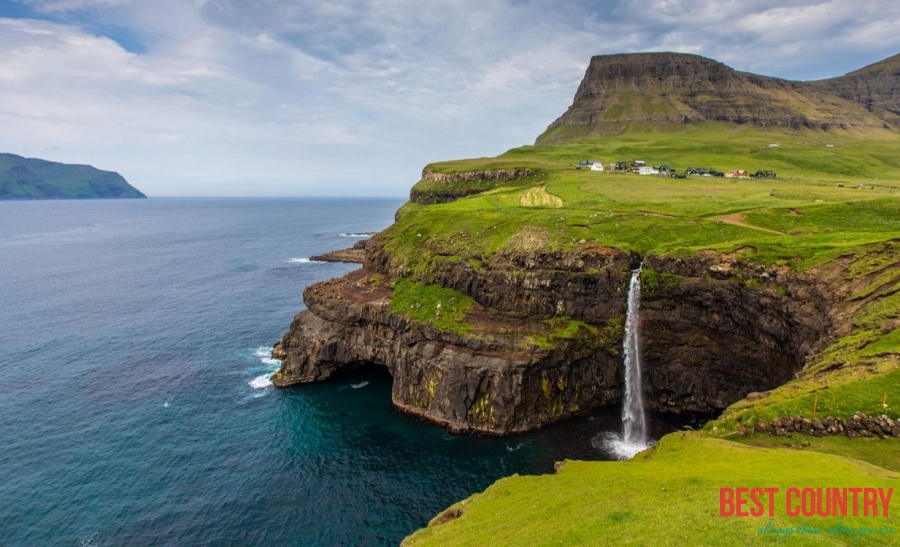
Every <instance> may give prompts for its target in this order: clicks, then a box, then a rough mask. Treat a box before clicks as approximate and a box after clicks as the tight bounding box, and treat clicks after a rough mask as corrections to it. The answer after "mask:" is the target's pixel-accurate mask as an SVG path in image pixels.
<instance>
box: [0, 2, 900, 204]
mask: <svg viewBox="0 0 900 547" xmlns="http://www.w3.org/2000/svg"><path fill="white" fill-rule="evenodd" d="M898 28H900V2H895V1H894V0H867V1H866V2H860V1H858V0H832V1H814V0H781V1H775V0H630V1H626V0H609V1H606V0H593V1H591V0H586V1H585V0H582V1H575V0H557V1H542V0H454V1H440V0H434V1H428V2H424V1H422V0H332V1H311V0H294V1H281V0H254V1H253V2H249V1H245V0H0V152H11V153H15V154H19V155H22V156H27V157H38V158H43V159H48V160H52V161H61V162H66V163H80V164H90V165H93V166H95V167H97V168H100V169H106V170H111V171H117V172H119V173H120V174H122V175H123V176H124V177H125V178H126V179H127V180H128V181H129V182H130V183H131V184H133V185H134V186H136V187H137V188H138V189H140V190H141V191H143V192H144V193H146V194H147V195H149V196H151V197H154V196H398V197H399V196H404V195H406V194H407V193H408V191H409V188H410V187H411V186H412V185H413V184H414V183H415V182H416V181H417V180H418V179H419V176H420V174H421V170H422V168H423V167H424V166H425V165H426V164H428V163H431V162H435V161H442V160H450V159H458V158H467V157H482V156H495V155H497V154H500V153H502V152H504V151H505V150H508V149H510V148H514V147H517V146H521V145H525V144H532V143H533V142H534V139H535V138H536V137H537V136H538V135H539V134H540V133H541V132H543V131H544V129H546V127H547V125H549V124H550V123H551V122H552V121H553V120H554V119H556V118H557V117H558V116H559V115H560V114H562V113H563V112H564V111H565V110H566V108H567V107H568V106H569V105H570V104H571V102H572V97H573V96H574V94H575V90H576V88H577V86H578V83H579V82H580V80H581V78H582V76H583V75H584V71H585V69H586V68H587V65H588V62H589V61H590V58H591V56H592V55H601V54H610V53H625V52H639V51H678V52H685V53H696V54H700V55H704V56H707V57H712V58H714V59H716V60H718V61H721V62H724V63H725V64H727V65H729V66H731V67H733V68H735V69H738V70H744V71H750V72H755V73H758V74H765V75H768V76H777V77H781V78H787V79H793V80H813V79H821V78H828V77H833V76H840V75H842V74H845V73H847V72H850V71H853V70H855V69H858V68H861V67H863V66H865V65H868V64H871V63H874V62H877V61H880V60H882V59H884V58H886V57H890V56H892V55H896V54H898V53H900V32H898V30H897V29H898Z"/></svg>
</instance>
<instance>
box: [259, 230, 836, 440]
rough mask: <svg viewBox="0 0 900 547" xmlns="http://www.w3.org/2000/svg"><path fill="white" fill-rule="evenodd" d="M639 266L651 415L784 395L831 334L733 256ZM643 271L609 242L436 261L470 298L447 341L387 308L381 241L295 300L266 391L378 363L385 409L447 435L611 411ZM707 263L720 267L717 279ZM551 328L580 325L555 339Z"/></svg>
mask: <svg viewBox="0 0 900 547" xmlns="http://www.w3.org/2000/svg"><path fill="white" fill-rule="evenodd" d="M643 263H644V268H643V274H642V282H643V286H644V290H643V292H644V295H643V302H642V308H641V313H640V317H641V319H640V321H641V341H642V345H643V348H644V350H643V362H644V375H645V380H644V399H645V401H647V404H648V406H649V407H650V408H653V409H655V410H660V411H664V412H670V413H708V412H715V411H719V410H722V409H724V408H726V407H727V406H728V405H729V404H731V403H733V402H735V401H737V400H740V399H742V398H743V397H745V396H746V395H747V394H748V393H750V392H763V391H766V390H769V389H772V388H774V387H776V386H778V385H781V384H783V383H784V382H786V381H788V380H790V379H791V378H792V377H793V376H794V374H795V373H797V372H798V371H799V370H800V369H801V368H802V366H803V365H804V362H805V357H806V356H807V355H808V354H809V353H810V352H811V351H813V350H814V349H816V348H817V347H818V345H819V344H820V343H821V342H820V340H824V339H825V338H827V337H826V336H825V334H826V333H827V332H828V331H829V329H830V328H831V327H832V320H831V316H830V312H829V309H830V308H829V305H830V299H829V296H828V295H827V294H825V293H823V291H822V290H821V288H820V287H818V286H817V285H816V284H815V283H814V282H813V281H812V280H807V279H804V278H801V277H797V276H794V277H792V276H790V275H789V274H788V273H787V272H786V271H782V270H781V269H778V268H770V269H767V270H766V271H765V273H767V275H768V277H769V279H770V281H769V282H768V283H770V284H772V285H773V286H775V287H777V288H778V290H777V291H776V290H774V289H773V288H772V287H770V286H768V285H767V284H763V283H761V282H759V281H757V280H758V277H759V275H760V269H759V267H758V266H756V265H753V264H752V263H749V262H745V261H743V260H742V259H740V257H739V256H736V255H728V256H724V255H715V254H703V253H701V254H699V255H697V256H695V257H692V258H690V259H675V258H672V257H666V256H655V255H650V256H646V257H644V261H643ZM638 264H640V257H636V256H634V255H632V254H630V253H625V252H622V251H618V250H615V249H607V248H590V249H584V250H582V251H579V252H569V253H563V252H516V251H514V250H505V251H503V250H501V251H500V252H498V253H497V254H495V255H494V256H493V257H491V258H489V259H487V260H483V261H481V262H480V263H479V264H478V265H477V267H476V266H474V265H473V264H471V263H470V262H469V261H466V260H456V261H447V262H442V263H441V265H442V267H441V268H437V269H435V270H433V271H431V272H430V273H429V275H430V276H431V277H430V278H429V279H428V280H427V282H428V283H431V284H436V285H440V286H442V287H446V288H450V289H454V290H456V291H458V292H459V293H462V294H463V295H466V296H467V297H470V298H471V299H473V300H474V305H473V308H472V310H471V311H470V312H469V314H468V316H467V317H466V318H465V320H464V322H465V323H466V324H467V325H469V326H470V330H469V331H467V332H450V331H448V330H441V329H437V328H435V327H434V326H433V325H431V324H427V323H421V322H418V321H414V320H411V319H409V318H408V317H406V316H405V315H403V314H402V313H396V312H394V311H392V304H391V302H392V296H393V294H392V289H391V288H390V287H391V282H392V280H394V279H397V278H399V277H403V276H404V274H405V275H409V274H408V273H407V272H405V271H404V270H403V268H402V266H401V265H398V264H395V263H394V262H393V260H392V257H391V255H390V254H389V253H388V252H387V251H386V250H385V248H384V244H383V240H382V239H381V238H380V237H379V236H376V237H375V238H373V239H372V240H370V242H369V244H367V246H366V259H365V266H364V268H363V269H361V270H357V271H355V272H352V273H350V274H348V275H346V276H344V277H343V278H340V279H335V280H331V281H327V282H323V283H318V284H315V285H312V286H311V287H309V288H308V289H307V290H306V291H305V292H304V300H305V302H306V305H307V307H308V310H307V311H304V312H302V313H300V314H299V315H297V317H296V318H295V319H294V322H293V323H292V325H291V328H290V330H289V332H288V333H287V334H286V335H285V336H284V338H283V339H282V340H281V341H280V342H279V343H278V344H277V345H276V347H275V349H274V350H273V355H275V354H276V353H277V354H278V355H282V356H283V365H282V367H281V369H280V370H279V372H278V373H276V375H275V376H274V377H273V383H274V384H275V385H276V386H279V387H286V386H289V385H295V384H300V383H307V382H314V381H320V380H325V379H327V378H330V377H332V376H334V375H336V374H340V373H341V372H344V371H348V370H353V369H356V368H360V367H364V366H373V365H377V366H384V367H386V368H387V369H388V371H389V372H390V374H391V375H392V377H393V388H392V400H393V404H394V405H395V407H397V408H398V409H400V410H402V411H405V412H408V413H411V414H415V415H417V416H420V417H422V418H425V419H427V420H429V421H432V422H434V423H437V424H441V425H444V426H446V427H448V428H449V429H450V430H452V431H457V432H462V431H476V432H482V433H490V434H509V433H513V432H519V431H526V430H529V429H534V428H537V427H540V426H542V425H545V424H547V423H551V422H553V421H556V420H559V419H563V418H565V417H568V416H573V415H576V414H579V413H581V412H584V411H587V410H589V409H591V408H595V407H598V406H601V405H607V404H615V403H618V402H620V400H621V396H622V395H621V394H622V389H623V377H622V374H623V373H622V366H621V343H622V342H621V341H622V329H623V325H624V315H625V311H626V310H625V300H626V297H627V286H628V278H629V276H630V275H631V270H632V269H634V268H636V267H637V265H638ZM717 264H720V265H721V264H727V268H722V269H721V271H720V272H721V275H719V276H716V277H713V276H711V275H709V271H710V268H711V267H712V266H714V265H717ZM554 318H557V319H554ZM554 321H562V322H563V324H568V322H570V321H580V322H582V323H583V324H585V325H586V326H587V327H585V328H580V330H579V332H578V335H577V336H570V337H568V338H566V337H553V336H551V335H550V333H549V331H550V330H552V326H551V325H552V324H553V322H554ZM587 328H590V329H594V330H593V332H592V333H588V332H587V330H585V329H587ZM538 340H542V342H539V341H538Z"/></svg>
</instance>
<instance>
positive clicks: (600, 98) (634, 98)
mask: <svg viewBox="0 0 900 547" xmlns="http://www.w3.org/2000/svg"><path fill="white" fill-rule="evenodd" d="M876 84H877V85H876ZM897 88H898V86H897V75H896V74H895V73H889V72H887V71H869V72H867V73H866V74H864V75H861V76H860V75H856V73H854V74H852V75H848V76H845V77H842V78H835V79H833V80H826V81H822V82H795V81H789V80H782V79H779V78H772V77H768V76H760V75H756V74H750V73H746V72H739V71H736V70H734V69H732V68H731V67H729V66H726V65H724V64H722V63H720V62H718V61H715V60H713V59H707V58H705V57H701V56H699V55H690V54H684V53H627V54H615V55H597V56H594V57H592V58H591V62H590V64H589V65H588V68H587V70H586V71H585V75H584V78H583V79H582V81H581V84H580V85H579V87H578V90H577V92H576V93H575V97H574V99H573V101H572V105H571V106H570V107H569V109H568V110H567V111H566V112H565V113H564V114H563V115H562V116H560V117H559V118H558V119H557V120H555V121H554V122H553V123H551V124H550V126H549V127H548V128H547V131H546V132H545V133H544V134H542V135H541V136H540V137H538V139H537V144H544V143H551V142H557V141H561V140H565V139H569V138H575V137H584V136H596V135H611V134H615V133H618V132H620V131H622V130H623V129H624V128H625V127H627V126H628V125H629V124H631V123H634V122H653V123H654V124H656V125H660V124H662V125H661V126H667V124H668V125H673V124H674V125H678V124H684V123H695V122H699V121H704V120H709V121H718V122H734V123H738V124H752V125H758V126H762V127H772V126H775V127H791V128H794V129H797V128H800V127H809V128H813V129H828V128H830V127H852V126H866V127H882V126H883V125H884V120H883V119H882V118H879V117H878V116H876V115H872V112H871V111H872V108H871V105H872V104H877V105H882V106H884V105H889V104H891V98H892V97H894V98H895V97H896V95H897ZM860 105H862V106H869V107H870V108H868V109H866V108H862V107H861V106H860ZM884 107H885V108H887V107H886V106H884ZM896 109H897V108H896V105H895V106H894V110H896ZM896 118H897V116H896V114H895V115H894V116H893V118H892V119H891V120H889V121H891V123H894V122H895V119H896ZM560 127H566V128H567V129H568V130H567V131H554V129H557V128H560Z"/></svg>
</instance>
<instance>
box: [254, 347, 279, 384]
mask: <svg viewBox="0 0 900 547" xmlns="http://www.w3.org/2000/svg"><path fill="white" fill-rule="evenodd" d="M253 355H254V357H257V358H258V359H259V362H260V363H262V364H263V365H265V369H264V370H265V374H262V375H260V376H256V377H255V378H253V379H252V380H250V381H249V382H247V384H248V385H249V386H250V387H251V388H253V389H266V388H267V387H269V386H271V385H272V379H271V378H272V375H273V374H275V371H276V370H278V367H280V366H281V360H280V359H274V358H273V357H272V348H268V347H265V346H260V347H258V348H256V350H255V351H254V352H253ZM259 371H260V367H253V368H251V369H250V370H249V371H248V372H250V373H251V374H253V373H258V372H259Z"/></svg>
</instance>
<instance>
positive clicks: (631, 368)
mask: <svg viewBox="0 0 900 547" xmlns="http://www.w3.org/2000/svg"><path fill="white" fill-rule="evenodd" d="M641 268H643V264H641V266H639V267H638V269H636V270H634V271H632V272H631V284H630V285H629V287H628V316H627V318H626V320H625V339H624V340H623V342H622V348H623V350H624V352H623V353H624V357H625V401H624V402H623V404H622V436H621V437H618V436H615V438H613V439H611V442H610V443H609V445H610V448H611V449H612V451H613V452H614V453H615V454H616V456H617V457H618V458H619V459H624V460H627V459H631V458H632V457H634V455H635V454H637V453H638V452H640V451H642V450H644V449H646V448H647V447H648V446H650V444H649V443H648V441H647V420H646V418H645V416H644V397H643V394H642V392H641V344H640V336H639V333H638V316H639V314H640V310H641Z"/></svg>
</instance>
